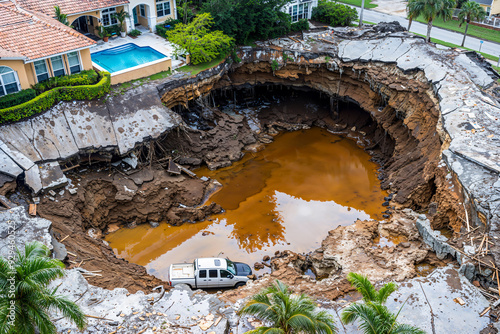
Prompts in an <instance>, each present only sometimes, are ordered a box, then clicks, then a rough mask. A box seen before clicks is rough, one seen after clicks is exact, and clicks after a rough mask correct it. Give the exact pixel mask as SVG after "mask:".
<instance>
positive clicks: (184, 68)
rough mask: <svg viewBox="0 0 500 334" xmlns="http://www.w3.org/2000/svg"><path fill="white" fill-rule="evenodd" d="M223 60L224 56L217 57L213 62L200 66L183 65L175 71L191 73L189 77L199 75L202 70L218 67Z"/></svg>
mask: <svg viewBox="0 0 500 334" xmlns="http://www.w3.org/2000/svg"><path fill="white" fill-rule="evenodd" d="M224 58H225V57H224V56H219V57H217V58H215V59H214V60H212V61H209V62H207V63H202V64H198V65H184V66H182V67H179V68H178V69H177V71H179V72H191V75H196V74H198V73H200V72H201V71H204V70H207V69H209V68H212V67H215V66H217V65H219V63H220V62H221V61H223V60H224Z"/></svg>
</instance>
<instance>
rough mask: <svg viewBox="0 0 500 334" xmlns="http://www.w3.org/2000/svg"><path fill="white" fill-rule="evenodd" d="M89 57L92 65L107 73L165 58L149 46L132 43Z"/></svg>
mask: <svg viewBox="0 0 500 334" xmlns="http://www.w3.org/2000/svg"><path fill="white" fill-rule="evenodd" d="M90 56H91V58H92V62H93V63H94V64H96V65H98V66H99V67H102V68H103V69H104V70H106V71H108V72H109V73H114V72H118V71H122V70H125V69H128V68H132V67H135V66H139V65H142V64H146V63H150V62H152V61H155V60H159V59H163V58H167V56H165V55H164V54H163V53H160V52H158V51H156V50H155V49H153V48H151V47H149V46H138V45H136V44H134V43H128V44H124V45H120V46H117V47H114V48H111V49H107V50H103V51H99V52H96V53H92V54H91V55H90Z"/></svg>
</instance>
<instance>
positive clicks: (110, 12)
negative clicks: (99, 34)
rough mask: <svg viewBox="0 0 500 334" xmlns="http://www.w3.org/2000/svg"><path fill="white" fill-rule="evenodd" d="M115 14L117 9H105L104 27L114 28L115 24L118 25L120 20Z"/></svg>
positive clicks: (103, 13) (103, 15) (103, 14)
mask: <svg viewBox="0 0 500 334" xmlns="http://www.w3.org/2000/svg"><path fill="white" fill-rule="evenodd" d="M115 13H116V8H108V9H103V10H102V12H101V14H102V25H103V26H105V27H107V26H112V25H114V24H118V20H117V19H116V17H115V16H114V14H115Z"/></svg>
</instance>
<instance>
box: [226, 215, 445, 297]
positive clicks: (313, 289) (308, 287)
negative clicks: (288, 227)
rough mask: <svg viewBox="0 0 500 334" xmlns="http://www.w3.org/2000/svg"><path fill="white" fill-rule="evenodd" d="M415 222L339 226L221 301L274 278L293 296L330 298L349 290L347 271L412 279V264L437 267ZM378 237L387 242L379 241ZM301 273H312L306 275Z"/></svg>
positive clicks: (402, 218) (275, 260)
mask: <svg viewBox="0 0 500 334" xmlns="http://www.w3.org/2000/svg"><path fill="white" fill-rule="evenodd" d="M415 220H416V214H415V213H413V212H412V211H411V210H403V211H397V212H396V213H395V214H394V215H393V217H392V218H391V220H390V221H388V222H377V221H360V220H358V221H356V223H355V224H353V225H350V226H339V227H338V228H336V229H335V230H332V231H330V232H329V234H328V236H327V237H326V238H325V239H324V240H323V242H322V246H321V247H320V248H318V249H317V250H315V251H314V252H312V253H311V254H296V253H294V252H291V251H285V252H281V253H278V254H276V255H275V256H274V257H272V258H271V262H270V264H271V267H272V269H273V272H272V273H271V274H270V275H265V276H264V277H263V278H262V279H259V280H257V281H255V282H251V283H250V284H247V286H244V287H241V288H239V289H237V290H230V291H226V292H224V293H223V294H222V297H223V298H224V299H226V300H228V301H231V302H233V303H234V302H236V301H237V300H238V299H240V298H245V297H248V296H250V295H252V294H254V293H257V292H259V291H260V290H261V289H262V288H263V287H266V286H269V285H271V284H272V283H273V282H274V281H275V280H277V279H278V280H280V281H283V282H285V283H286V284H288V285H289V286H290V287H292V288H293V290H294V291H295V292H297V293H302V292H303V293H307V294H308V295H311V296H314V297H316V298H318V299H328V300H333V299H336V298H338V297H340V296H342V295H344V294H345V293H347V292H349V291H352V290H354V289H353V288H352V286H351V285H350V284H349V282H348V281H347V280H346V279H345V277H346V275H347V274H348V273H349V272H356V273H360V274H363V275H367V276H368V277H370V280H372V281H374V282H387V281H403V280H406V279H409V278H412V277H414V276H416V275H417V272H416V270H415V265H416V264H418V263H421V262H423V261H424V260H425V261H429V262H432V263H434V264H436V265H443V264H444V262H442V261H439V260H437V259H435V257H434V256H433V253H431V252H430V250H429V248H428V247H427V246H426V245H425V244H423V243H422V240H421V238H420V235H419V234H418V231H417V229H416V227H415ZM384 236H385V237H384ZM381 237H383V238H386V239H388V242H386V243H384V242H381ZM392 237H394V238H392ZM391 240H393V241H391ZM306 271H309V273H311V272H312V273H313V275H306V274H305V272H306Z"/></svg>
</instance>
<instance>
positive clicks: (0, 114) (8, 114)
mask: <svg viewBox="0 0 500 334" xmlns="http://www.w3.org/2000/svg"><path fill="white" fill-rule="evenodd" d="M100 75H101V76H102V78H101V79H100V80H99V82H98V83H96V84H95V85H84V86H67V87H56V88H54V89H51V90H49V91H46V92H44V93H42V94H40V95H38V96H37V97H35V98H34V99H32V100H30V101H28V102H25V103H23V104H19V105H17V106H14V107H11V108H5V109H0V124H1V123H5V122H15V121H19V120H21V119H23V118H26V117H30V116H33V115H35V114H38V113H41V112H43V111H45V110H47V109H49V108H50V107H52V106H53V105H54V104H55V103H57V102H58V101H72V100H91V99H96V98H100V97H103V96H104V94H106V93H108V92H109V87H110V84H111V75H110V74H109V73H108V72H100Z"/></svg>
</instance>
